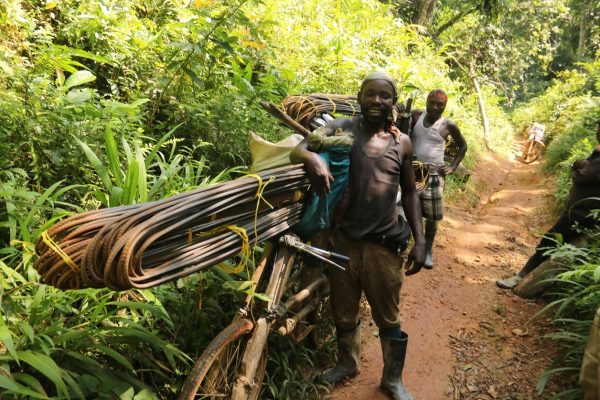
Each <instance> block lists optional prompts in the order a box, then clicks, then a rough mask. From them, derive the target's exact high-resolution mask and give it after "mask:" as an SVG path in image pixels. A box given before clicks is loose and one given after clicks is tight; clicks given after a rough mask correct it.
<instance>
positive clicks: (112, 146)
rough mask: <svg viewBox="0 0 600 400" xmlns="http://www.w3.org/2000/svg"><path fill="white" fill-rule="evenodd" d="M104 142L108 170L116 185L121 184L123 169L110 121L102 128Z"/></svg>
mask: <svg viewBox="0 0 600 400" xmlns="http://www.w3.org/2000/svg"><path fill="white" fill-rule="evenodd" d="M104 142H105V144H106V157H107V158H108V167H109V169H110V172H112V175H113V177H114V178H115V182H116V183H117V186H123V171H122V170H121V163H120V161H119V149H118V148H117V141H116V140H115V135H114V134H113V131H112V123H111V122H109V123H107V124H106V127H105V128H104Z"/></svg>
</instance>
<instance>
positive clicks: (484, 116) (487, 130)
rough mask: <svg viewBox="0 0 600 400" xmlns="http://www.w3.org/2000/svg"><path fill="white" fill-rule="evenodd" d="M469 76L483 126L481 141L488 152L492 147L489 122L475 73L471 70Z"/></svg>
mask: <svg viewBox="0 0 600 400" xmlns="http://www.w3.org/2000/svg"><path fill="white" fill-rule="evenodd" d="M469 75H470V76H469V78H471V82H473V88H474V89H475V93H476V94H477V103H478V104H479V114H480V117H481V124H482V125H483V141H484V142H485V147H486V148H487V149H488V150H491V149H492V146H491V144H490V120H489V119H488V116H487V112H486V111H485V103H484V102H483V95H482V93H481V87H480V86H479V80H478V79H477V76H476V74H475V71H473V70H472V69H471V71H470V73H469Z"/></svg>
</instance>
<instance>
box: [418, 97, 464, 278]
mask: <svg viewBox="0 0 600 400" xmlns="http://www.w3.org/2000/svg"><path fill="white" fill-rule="evenodd" d="M447 102H448V96H447V95H446V93H445V92H444V91H443V90H441V89H436V90H432V91H431V92H430V93H429V95H428V96H427V107H426V110H425V111H423V110H415V111H413V112H412V129H411V131H410V139H411V142H412V146H413V150H414V152H415V157H416V159H417V161H420V162H422V163H426V164H427V165H428V175H429V178H428V181H427V186H426V187H425V189H424V190H422V191H421V192H420V193H419V198H420V200H421V211H422V214H423V217H424V218H425V250H426V254H425V265H424V267H425V268H427V269H431V268H433V241H434V239H435V234H436V233H437V226H438V221H440V220H441V219H442V218H443V217H444V202H443V195H444V177H445V176H446V175H448V174H451V173H453V172H454V171H455V170H456V168H457V167H458V165H459V164H460V162H461V161H462V159H463V158H464V156H465V154H466V152H467V142H466V141H465V138H464V137H463V135H462V134H461V132H460V129H459V128H458V126H456V124H455V123H454V122H452V121H450V120H448V119H446V118H444V117H442V113H443V112H444V110H445V109H446V104H447ZM448 136H450V137H452V139H453V140H454V142H455V143H456V145H457V146H458V151H457V154H456V156H455V157H454V160H452V163H451V164H450V165H449V166H448V165H445V164H444V150H445V148H446V139H447V138H448Z"/></svg>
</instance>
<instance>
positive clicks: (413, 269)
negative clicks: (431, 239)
mask: <svg viewBox="0 0 600 400" xmlns="http://www.w3.org/2000/svg"><path fill="white" fill-rule="evenodd" d="M423 264H425V242H422V243H415V245H414V246H413V248H412V249H410V252H409V253H408V258H407V260H406V265H405V268H406V276H408V275H413V274H416V273H417V272H419V271H420V270H421V268H423Z"/></svg>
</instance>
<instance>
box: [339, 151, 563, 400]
mask: <svg viewBox="0 0 600 400" xmlns="http://www.w3.org/2000/svg"><path fill="white" fill-rule="evenodd" d="M539 169H540V165H539V164H538V163H534V164H530V165H524V164H521V163H519V162H517V161H516V160H514V156H510V157H508V158H503V157H500V156H490V157H489V158H487V159H486V160H483V161H482V163H481V164H480V166H479V168H478V170H477V172H476V173H474V174H473V175H472V176H471V180H472V182H471V184H472V185H474V186H473V187H475V188H476V189H475V190H476V192H477V194H478V196H479V198H480V201H479V202H478V203H477V204H476V205H474V206H466V205H467V204H469V201H468V197H469V194H466V193H465V194H461V196H459V197H460V198H459V199H457V200H456V201H454V203H453V204H449V205H448V207H447V210H446V216H445V218H444V220H443V221H442V223H441V224H440V230H439V232H438V238H437V240H436V245H435V247H434V261H435V267H434V269H433V270H431V271H428V270H423V271H421V272H420V273H419V274H417V275H414V276H411V277H409V278H407V279H406V280H405V283H404V287H403V290H402V291H403V293H402V315H403V321H404V322H403V330H405V331H407V332H408V334H409V347H408V355H407V361H406V366H405V370H404V383H405V385H406V386H407V388H408V389H409V390H410V391H411V392H412V394H413V395H414V397H415V399H417V400H437V399H512V398H518V399H530V398H533V397H534V396H535V385H536V382H537V379H538V377H539V375H540V374H541V372H542V371H543V370H544V369H545V368H546V367H547V366H548V364H549V362H550V359H549V357H550V356H551V355H550V354H549V353H548V351H547V349H544V348H543V345H542V344H541V343H540V342H539V341H538V340H537V338H538V337H539V336H540V335H541V334H543V333H544V329H545V328H544V326H543V325H544V321H541V320H538V321H536V322H534V323H528V319H529V318H530V317H531V316H532V315H533V314H534V313H535V312H536V311H537V310H539V308H540V305H539V304H536V303H535V302H531V301H525V300H522V299H520V298H518V297H516V296H515V295H513V294H512V293H510V292H507V291H504V290H500V289H498V288H497V287H496V285H495V280H496V279H497V278H498V277H504V276H508V275H510V274H512V273H514V272H516V271H518V270H519V268H520V267H521V266H522V265H523V263H524V262H525V260H526V259H527V257H528V256H529V255H530V254H532V253H533V247H534V246H535V245H536V244H537V242H538V240H539V239H538V238H537V237H536V236H535V235H536V234H539V233H543V232H544V231H545V229H546V228H548V226H549V225H550V223H551V222H552V219H553V217H552V216H551V215H550V213H549V211H548V210H549V209H550V208H551V207H550V203H551V201H552V197H551V194H549V191H548V189H549V188H550V187H551V185H550V182H549V181H548V180H547V179H546V178H545V177H544V175H543V174H541V172H539ZM471 196H472V194H471ZM365 308H366V307H365ZM362 327H363V331H362V334H363V336H362V341H363V351H362V356H361V360H362V368H361V372H360V374H359V375H358V376H356V377H355V378H354V379H352V380H350V381H348V382H345V383H344V384H342V385H340V386H338V387H337V388H336V389H335V390H334V391H333V394H332V397H331V398H332V399H334V400H354V399H356V400H358V399H360V400H364V399H369V400H378V399H382V400H383V399H387V397H386V396H385V395H383V394H382V393H381V392H380V391H379V388H378V386H379V379H380V377H381V369H382V361H381V349H380V344H379V339H378V338H377V337H376V334H377V328H376V327H375V325H373V323H372V321H371V319H370V314H369V312H368V309H365V313H364V316H363V321H362ZM517 396H518V397H517Z"/></svg>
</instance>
